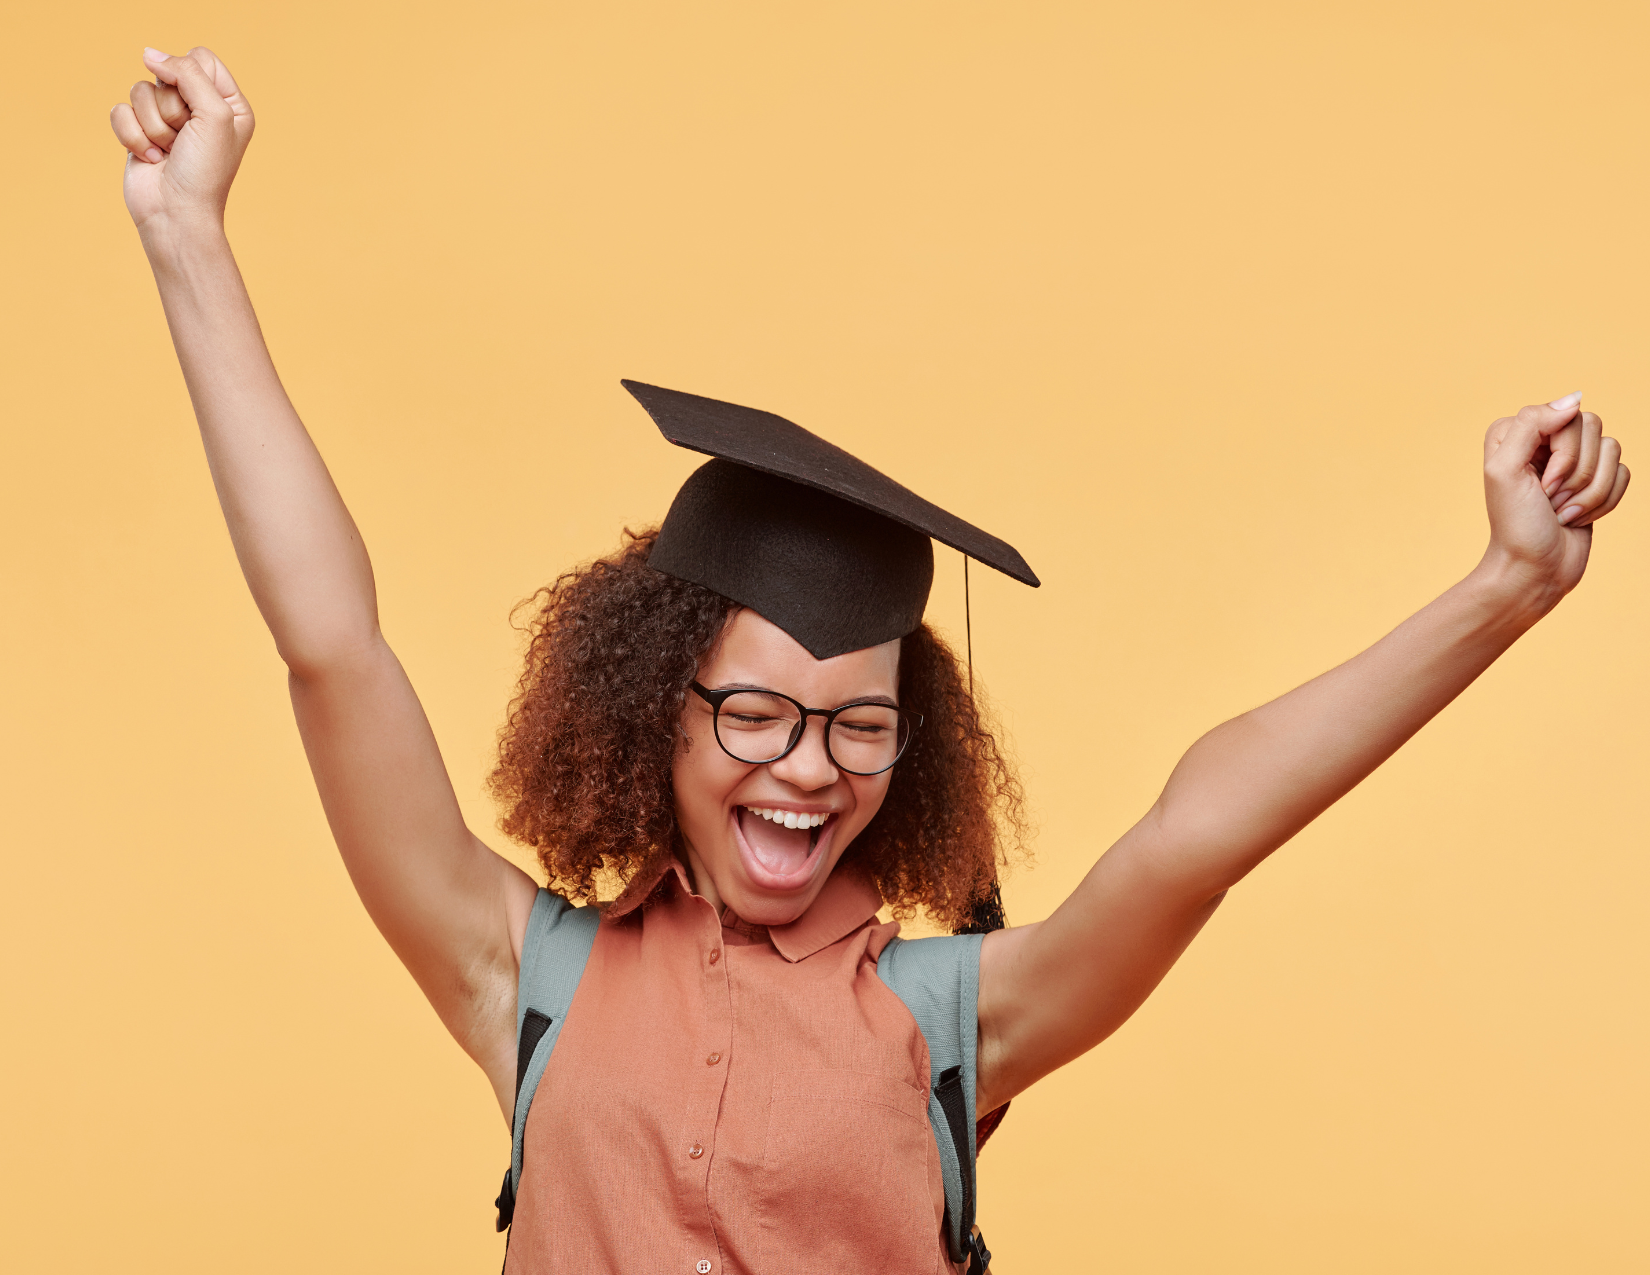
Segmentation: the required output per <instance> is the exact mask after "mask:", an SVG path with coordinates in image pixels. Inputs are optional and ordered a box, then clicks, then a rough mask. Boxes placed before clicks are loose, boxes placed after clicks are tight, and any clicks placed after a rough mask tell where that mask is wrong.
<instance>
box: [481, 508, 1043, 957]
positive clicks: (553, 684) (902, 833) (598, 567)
mask: <svg viewBox="0 0 1650 1275" xmlns="http://www.w3.org/2000/svg"><path fill="white" fill-rule="evenodd" d="M657 534H658V533H657V531H652V530H650V531H643V532H640V533H636V532H631V531H629V530H628V529H627V530H626V531H625V533H624V541H623V543H622V545H621V547H620V549H619V551H618V552H617V553H616V554H613V555H612V556H610V557H607V558H601V559H598V560H596V561H595V562H592V563H590V564H589V565H587V566H584V567H580V568H578V569H576V570H573V571H569V572H567V573H566V574H564V575H562V576H561V577H560V578H559V579H557V580H556V581H555V582H554V583H553V584H551V585H549V586H548V587H547V588H544V589H541V590H540V591H539V592H538V593H537V594H535V595H534V596H533V597H532V598H529V599H528V600H527V601H526V602H524V603H522V605H521V607H519V608H518V609H517V613H518V614H520V612H521V611H523V610H525V609H527V608H532V609H533V610H532V614H531V618H530V619H529V620H528V621H527V623H526V624H525V626H524V627H525V629H526V631H527V634H528V645H527V661H526V667H525V669H524V670H523V672H522V675H521V681H520V683H519V684H518V686H517V689H516V696H515V699H514V700H513V701H512V702H511V705H510V710H509V716H508V718H507V719H506V722H505V725H504V728H503V730H502V732H501V733H500V738H499V762H498V767H497V769H496V770H494V771H493V774H492V777H491V780H490V782H489V786H490V788H491V790H492V793H493V795H494V797H495V798H497V799H498V801H499V802H500V804H501V805H502V806H503V808H504V815H503V818H502V820H501V821H500V827H501V828H502V829H503V831H504V832H505V833H506V834H507V835H509V836H510V837H513V838H514V839H516V840H517V841H520V842H522V843H524V844H526V845H529V846H532V847H533V848H534V849H535V850H536V851H537V852H538V858H539V863H540V864H541V865H542V866H543V868H544V871H545V873H546V874H547V876H548V877H549V880H550V885H551V888H552V889H556V890H559V891H561V892H562V893H564V894H566V895H567V896H568V897H569V898H574V899H582V900H594V899H595V898H596V897H597V887H598V879H599V878H601V879H608V880H611V879H617V880H618V881H619V882H620V883H623V882H625V881H628V880H629V879H630V878H632V877H633V876H635V875H637V874H638V873H640V872H643V871H646V870H648V869H649V868H651V867H652V866H654V865H655V864H656V863H657V861H658V860H659V859H660V858H661V857H664V856H668V855H672V854H680V853H681V833H680V831H679V830H678V828H677V824H676V807H675V800H674V795H673V793H672V790H671V762H672V759H673V756H674V753H675V749H676V746H677V742H678V740H679V739H682V738H685V736H684V735H683V733H682V729H681V724H680V723H681V716H682V710H683V708H684V706H685V704H686V702H687V695H688V691H689V684H690V683H691V682H692V681H693V679H694V677H695V676H697V674H698V671H699V668H700V666H701V664H702V663H703V662H704V660H705V659H706V658H707V657H708V656H709V655H710V653H711V651H712V650H713V649H714V647H715V645H716V641H717V639H718V638H719V637H720V636H721V633H722V630H723V628H724V626H725V625H726V624H727V622H728V620H729V619H730V618H731V617H732V615H733V613H734V612H735V611H736V610H738V609H739V608H738V604H737V603H734V602H731V601H729V600H728V599H727V598H724V597H722V596H721V595H720V594H717V593H713V592H712V591H711V590H709V589H706V588H704V587H703V586H701V585H697V584H692V583H690V582H688V581H686V580H679V579H677V578H676V577H674V576H668V575H665V574H664V573H663V572H661V571H656V570H654V569H653V568H652V567H650V566H648V565H647V557H648V554H649V553H650V552H651V551H652V549H653V541H654V539H655V537H656V536H657ZM899 700H900V703H901V704H902V705H903V706H905V707H908V708H911V709H913V710H914V711H916V712H918V713H921V714H922V715H923V718H924V722H923V726H922V729H921V730H919V731H918V732H917V734H916V737H915V738H914V739H913V740H912V742H911V745H910V747H909V749H908V750H907V752H906V754H905V756H903V757H902V758H901V759H900V762H899V764H898V765H897V766H895V767H894V770H893V774H892V776H891V778H890V782H889V786H888V794H887V797H886V798H885V800H884V801H883V804H882V808H881V810H879V811H878V812H877V815H876V817H875V818H874V819H872V820H871V822H870V824H869V825H868V826H867V827H866V829H865V831H864V832H862V833H861V834H860V835H859V837H858V838H856V839H855V841H854V843H853V844H852V845H851V846H850V847H849V848H848V850H847V852H846V854H845V856H844V858H845V859H851V860H852V861H854V862H856V863H858V864H860V865H862V866H863V867H864V869H865V870H866V871H867V872H868V873H869V874H870V876H871V877H872V879H873V880H874V881H875V882H876V884H877V887H878V889H879V890H880V891H881V892H882V897H883V899H884V901H885V902H887V903H888V905H889V906H890V907H891V908H892V910H893V912H894V914H895V915H896V916H899V917H901V918H908V917H910V916H912V915H914V914H915V912H916V911H917V909H919V908H921V909H922V910H923V911H925V912H927V913H928V915H929V916H930V917H931V918H932V919H933V921H934V923H935V924H936V925H939V926H942V927H944V928H946V929H950V930H961V929H977V928H989V927H990V926H991V925H992V924H993V923H994V924H996V925H1000V924H1001V923H1002V922H1001V913H1000V906H1001V905H1000V901H999V899H998V895H997V884H996V883H997V869H998V866H999V864H1001V863H1005V862H1006V861H1007V858H1008V855H1009V852H1010V851H1012V850H1017V849H1018V848H1019V847H1020V845H1021V844H1022V842H1023V839H1024V831H1025V825H1024V816H1023V796H1022V793H1021V789H1020V784H1019V781H1018V779H1017V778H1016V776H1015V774H1014V771H1013V769H1012V767H1011V766H1010V764H1009V762H1008V759H1007V758H1006V756H1005V755H1004V753H1003V751H1002V749H1001V748H1000V747H999V746H998V743H997V740H996V737H995V735H994V734H993V732H992V730H991V725H990V722H989V721H988V720H987V719H986V717H985V716H984V714H983V712H982V710H981V708H980V706H979V705H978V704H977V702H976V700H975V698H974V696H973V695H972V694H971V693H970V691H969V689H968V686H967V683H966V681H965V680H964V676H963V673H962V670H961V669H960V668H959V666H958V662H957V657H956V655H955V654H954V653H953V652H952V651H951V649H950V648H949V647H948V646H947V645H946V644H945V642H944V641H943V640H942V639H941V638H940V637H939V636H938V635H937V634H936V633H935V632H934V631H933V630H932V629H931V628H929V627H928V626H927V625H924V626H923V627H922V628H920V629H918V630H917V631H916V632H914V633H912V634H910V635H909V636H908V637H906V638H904V639H903V640H902V642H901V644H900V662H899ZM993 908H996V909H997V910H996V912H995V915H993Z"/></svg>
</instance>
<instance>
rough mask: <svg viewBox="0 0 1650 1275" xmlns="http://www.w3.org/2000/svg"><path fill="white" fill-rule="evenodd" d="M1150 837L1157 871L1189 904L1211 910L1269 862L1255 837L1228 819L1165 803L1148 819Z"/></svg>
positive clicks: (1150, 845) (1150, 853)
mask: <svg viewBox="0 0 1650 1275" xmlns="http://www.w3.org/2000/svg"><path fill="white" fill-rule="evenodd" d="M1147 821H1148V823H1149V826H1150V829H1151V835H1150V836H1149V837H1148V838H1147V842H1146V844H1147V846H1148V847H1149V851H1148V853H1149V857H1150V859H1151V862H1152V871H1153V873H1154V875H1157V876H1158V877H1159V878H1160V879H1162V880H1163V881H1164V882H1165V883H1166V884H1168V885H1170V886H1171V887H1172V888H1173V889H1174V891H1175V892H1176V893H1177V894H1180V895H1182V896H1183V897H1185V898H1186V899H1187V900H1188V901H1190V902H1196V903H1198V904H1207V905H1208V906H1209V908H1210V910H1211V911H1212V910H1213V909H1214V908H1215V907H1216V906H1218V905H1219V903H1220V901H1221V899H1223V898H1224V897H1225V896H1226V892H1227V891H1228V890H1230V889H1231V888H1232V887H1233V886H1234V885H1236V884H1237V883H1238V882H1239V881H1241V880H1243V878H1244V877H1246V876H1248V875H1249V873H1250V872H1251V871H1252V870H1253V869H1254V867H1255V865H1256V864H1258V863H1259V862H1260V861H1261V860H1262V859H1264V858H1265V857H1266V853H1267V851H1266V850H1258V849H1257V848H1256V847H1255V845H1254V844H1252V842H1253V840H1254V839H1253V838H1249V837H1246V836H1244V835H1243V830H1242V829H1240V828H1234V827H1233V826H1232V823H1231V821H1230V820H1228V819H1215V818H1212V817H1207V816H1205V815H1204V814H1203V813H1202V812H1199V811H1197V810H1196V809H1192V810H1187V809H1184V808H1174V809H1168V808H1165V807H1164V806H1163V805H1162V804H1161V803H1159V804H1158V805H1156V806H1154V807H1153V808H1152V811H1151V813H1150V814H1149V815H1148V816H1147Z"/></svg>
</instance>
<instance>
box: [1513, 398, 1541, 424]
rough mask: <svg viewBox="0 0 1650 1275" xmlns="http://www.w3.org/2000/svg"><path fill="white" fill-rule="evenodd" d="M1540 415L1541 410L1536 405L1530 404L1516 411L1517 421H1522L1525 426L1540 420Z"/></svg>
mask: <svg viewBox="0 0 1650 1275" xmlns="http://www.w3.org/2000/svg"><path fill="white" fill-rule="evenodd" d="M1541 413H1542V408H1541V407H1540V406H1539V405H1538V404H1535V403H1531V404H1529V405H1528V406H1527V407H1521V408H1519V409H1518V419H1519V420H1521V421H1523V422H1524V423H1525V424H1529V423H1531V422H1533V421H1538V420H1540V419H1541Z"/></svg>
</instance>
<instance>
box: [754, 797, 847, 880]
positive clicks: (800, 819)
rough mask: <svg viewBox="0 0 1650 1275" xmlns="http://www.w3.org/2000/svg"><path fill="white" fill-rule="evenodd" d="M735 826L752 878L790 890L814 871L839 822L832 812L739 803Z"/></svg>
mask: <svg viewBox="0 0 1650 1275" xmlns="http://www.w3.org/2000/svg"><path fill="white" fill-rule="evenodd" d="M734 826H735V827H736V828H737V829H738V833H739V848H740V850H741V852H742V856H743V858H744V860H745V870H746V872H747V873H749V875H750V877H751V880H752V881H753V882H754V883H755V884H756V885H758V886H761V887H764V888H766V889H770V890H790V889H796V888H797V887H798V886H801V885H805V884H806V883H807V881H808V879H809V878H810V877H811V876H812V875H813V869H814V866H815V864H817V863H818V862H819V856H820V854H821V852H822V850H823V848H824V847H825V846H826V845H827V844H828V842H829V840H830V837H831V834H832V832H833V830H834V829H835V826H836V825H835V816H834V815H830V814H823V813H821V814H801V813H799V812H797V811H795V810H776V809H772V808H769V807H762V806H735V807H734Z"/></svg>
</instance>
